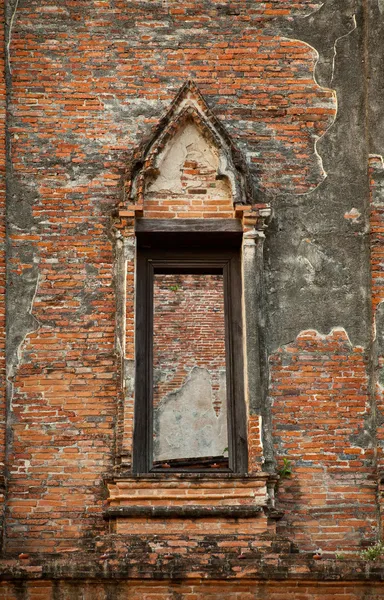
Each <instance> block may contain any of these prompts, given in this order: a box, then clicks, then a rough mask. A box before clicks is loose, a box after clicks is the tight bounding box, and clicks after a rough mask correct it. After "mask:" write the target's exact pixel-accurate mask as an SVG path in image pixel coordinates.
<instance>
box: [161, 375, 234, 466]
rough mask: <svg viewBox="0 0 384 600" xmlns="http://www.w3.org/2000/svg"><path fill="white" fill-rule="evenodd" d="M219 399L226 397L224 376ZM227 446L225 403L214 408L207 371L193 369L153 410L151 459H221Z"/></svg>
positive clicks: (209, 376)
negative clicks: (219, 457)
mask: <svg viewBox="0 0 384 600" xmlns="http://www.w3.org/2000/svg"><path fill="white" fill-rule="evenodd" d="M220 384H221V385H220V388H221V389H220V392H219V397H220V398H222V397H223V396H225V387H224V389H223V386H225V376H224V377H223V378H221V381H220ZM227 447H228V435H227V411H226V402H223V403H222V405H221V410H220V413H219V414H218V415H217V414H216V412H215V410H214V408H213V392H212V381H211V375H210V373H209V371H208V370H207V369H205V368H200V367H194V368H193V369H192V370H191V372H190V374H189V376H188V377H187V378H186V380H185V383H184V384H183V385H182V386H181V387H180V388H179V389H178V390H176V391H174V392H171V393H170V394H168V395H167V396H166V397H165V398H164V399H163V400H162V401H161V402H160V403H159V405H158V406H157V407H156V408H155V409H154V460H169V459H174V458H193V457H204V456H222V455H223V453H224V450H225V448H227Z"/></svg>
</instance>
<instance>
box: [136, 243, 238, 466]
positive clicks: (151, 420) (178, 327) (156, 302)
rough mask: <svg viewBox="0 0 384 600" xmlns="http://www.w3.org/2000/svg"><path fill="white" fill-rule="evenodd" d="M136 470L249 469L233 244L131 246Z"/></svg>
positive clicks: (236, 264) (236, 276)
mask: <svg viewBox="0 0 384 600" xmlns="http://www.w3.org/2000/svg"><path fill="white" fill-rule="evenodd" d="M136 314H137V319H136V340H137V343H136V349H137V351H136V389H135V398H136V400H135V426H134V448H133V450H134V471H135V472H137V473H148V472H151V471H156V472H158V471H165V470H168V471H169V470H174V471H205V470H208V471H212V470H214V469H216V470H224V471H227V472H246V471H247V441H246V418H245V403H244V382H243V378H244V373H243V358H242V350H243V348H242V312H241V273H240V252H239V251H238V250H233V251H230V252H228V251H225V252H223V254H217V253H214V252H213V251H208V252H207V253H205V254H203V253H201V252H195V253H194V252H184V253H183V252H181V253H180V252H176V253H173V252H172V251H169V252H161V251H160V252H159V251H155V250H152V251H151V250H141V251H140V250H139V253H138V261H137V296H136Z"/></svg>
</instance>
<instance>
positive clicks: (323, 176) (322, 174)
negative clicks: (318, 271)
mask: <svg viewBox="0 0 384 600" xmlns="http://www.w3.org/2000/svg"><path fill="white" fill-rule="evenodd" d="M320 8H321V7H320ZM320 8H319V9H318V10H320ZM314 12H317V11H314ZM308 16H310V15H308ZM348 33H350V32H348ZM341 37H344V36H341ZM283 39H287V40H290V41H294V42H297V43H299V44H304V45H305V46H307V47H308V48H310V49H311V50H312V51H313V52H314V54H315V61H314V64H313V70H312V77H313V81H314V82H315V84H316V85H317V86H318V87H319V89H321V90H323V91H324V92H325V91H326V92H329V93H330V94H331V95H332V99H333V103H334V117H333V119H332V122H331V123H330V125H329V126H328V127H327V129H326V130H325V131H324V132H323V133H322V134H321V135H320V136H317V137H316V138H315V142H314V146H313V149H314V153H315V156H316V158H317V162H318V166H319V169H320V181H319V182H318V183H317V185H315V186H314V187H313V188H312V189H311V190H309V191H308V192H303V193H300V192H298V193H297V195H298V196H308V195H309V194H313V192H315V191H316V190H317V188H318V187H319V186H320V185H321V184H322V183H323V181H324V179H326V177H327V172H326V170H325V169H324V163H323V158H322V156H321V154H320V153H319V151H318V147H317V146H318V143H319V142H320V140H322V139H323V138H324V137H325V136H326V135H327V133H328V132H329V130H330V129H331V128H332V127H333V125H334V123H335V121H336V117H337V111H338V105H337V95H336V92H335V90H332V89H330V88H328V87H323V86H321V85H320V84H319V82H318V81H317V78H316V69H317V65H318V62H319V59H320V55H319V53H318V51H317V50H316V48H314V47H313V46H311V44H308V43H307V42H304V41H303V40H300V39H298V38H283ZM338 39H340V38H338ZM336 41H337V40H336ZM335 43H336V42H335ZM332 73H333V70H332ZM331 81H332V79H331Z"/></svg>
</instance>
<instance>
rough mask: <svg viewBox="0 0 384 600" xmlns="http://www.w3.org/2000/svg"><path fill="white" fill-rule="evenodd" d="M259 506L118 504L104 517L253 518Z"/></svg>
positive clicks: (259, 508)
mask: <svg viewBox="0 0 384 600" xmlns="http://www.w3.org/2000/svg"><path fill="white" fill-rule="evenodd" d="M262 510H263V509H262V507H261V506H260V505H257V506H241V505H240V506H238V505H227V506H202V505H181V506H116V507H113V508H108V509H106V510H105V511H104V514H103V516H104V519H119V518H125V519H126V518H152V519H206V518H207V517H212V518H219V517H224V518H226V519H253V518H254V517H257V516H258V515H259V514H260V513H261V512H262Z"/></svg>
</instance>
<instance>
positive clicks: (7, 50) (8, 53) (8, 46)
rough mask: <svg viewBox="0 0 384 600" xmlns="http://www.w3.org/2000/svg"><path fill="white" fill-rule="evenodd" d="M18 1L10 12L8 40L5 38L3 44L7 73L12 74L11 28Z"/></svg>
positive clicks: (18, 0)
mask: <svg viewBox="0 0 384 600" xmlns="http://www.w3.org/2000/svg"><path fill="white" fill-rule="evenodd" d="M19 2H20V0H16V4H15V6H14V9H13V11H12V14H11V18H10V21H9V27H8V40H7V42H6V45H5V54H6V60H7V65H8V70H9V73H11V74H12V67H11V41H12V29H13V25H14V22H15V18H16V13H17V9H18V7H19Z"/></svg>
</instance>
